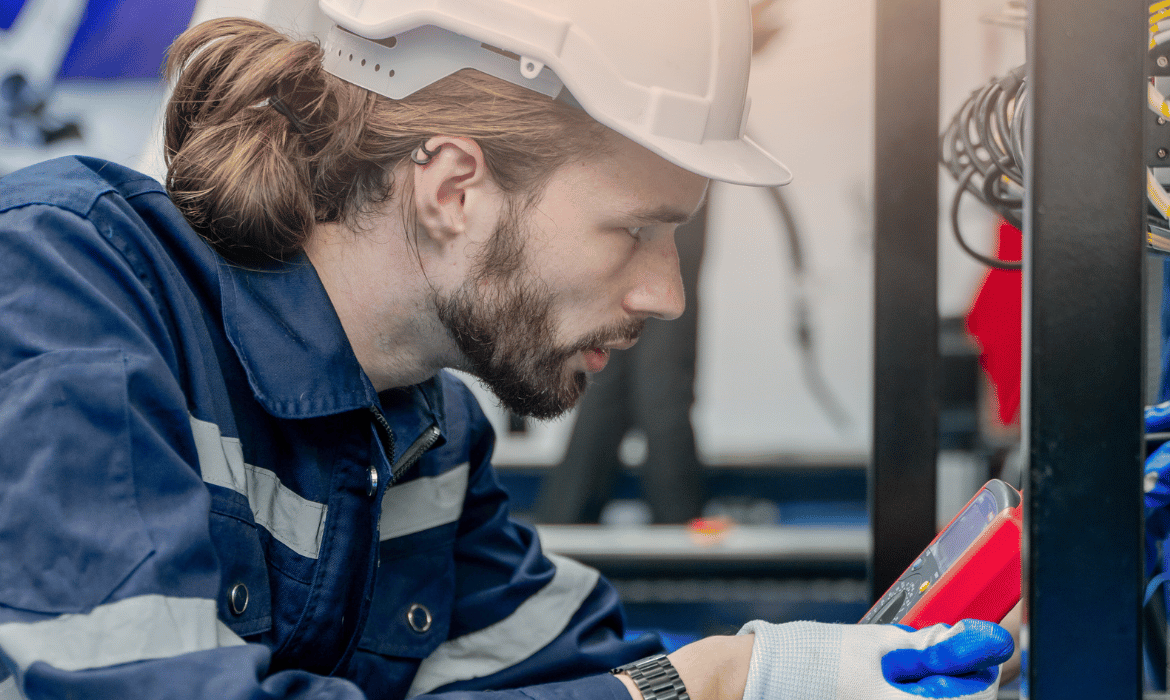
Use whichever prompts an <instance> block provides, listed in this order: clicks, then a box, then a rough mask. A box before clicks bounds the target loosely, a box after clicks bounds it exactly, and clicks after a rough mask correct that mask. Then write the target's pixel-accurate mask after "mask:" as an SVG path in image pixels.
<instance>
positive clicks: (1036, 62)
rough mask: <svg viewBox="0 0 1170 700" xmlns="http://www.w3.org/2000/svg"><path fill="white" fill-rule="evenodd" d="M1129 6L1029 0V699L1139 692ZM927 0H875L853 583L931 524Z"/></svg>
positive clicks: (1140, 235) (932, 132) (931, 114)
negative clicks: (870, 425)
mask: <svg viewBox="0 0 1170 700" xmlns="http://www.w3.org/2000/svg"><path fill="white" fill-rule="evenodd" d="M1147 10H1148V3H1147V2H1145V1H1144V0H1143V1H1141V2H1139V1H1137V0H1123V1H1122V2H1118V1H1117V0H1077V1H1076V2H1067V1H1066V2H1062V1H1061V0H1029V3H1028V27H1027V34H1028V39H1027V52H1028V69H1027V70H1028V73H1027V80H1028V82H1029V84H1030V85H1031V90H1032V102H1031V107H1030V109H1031V113H1030V117H1031V123H1030V126H1029V128H1028V129H1027V131H1026V135H1025V139H1026V151H1027V154H1028V162H1029V167H1028V169H1027V173H1026V183H1025V184H1026V187H1027V191H1028V195H1027V197H1026V200H1025V208H1024V224H1025V246H1024V260H1025V264H1024V272H1023V275H1024V324H1025V328H1024V338H1025V341H1024V342H1025V345H1024V347H1025V350H1024V366H1025V370H1024V388H1023V389H1024V390H1023V395H1024V403H1023V407H1022V416H1023V437H1024V441H1025V444H1024V447H1025V451H1026V455H1027V460H1026V461H1027V467H1026V472H1025V476H1024V479H1023V485H1024V498H1025V510H1024V518H1025V528H1024V529H1025V534H1024V538H1025V542H1024V598H1025V602H1026V607H1027V611H1028V613H1027V614H1028V615H1029V618H1030V622H1029V625H1028V635H1027V642H1026V645H1025V648H1026V653H1027V655H1028V656H1027V667H1026V671H1025V678H1024V682H1025V683H1026V687H1027V689H1028V690H1027V691H1026V693H1027V696H1028V697H1031V698H1036V699H1037V700H1068V699H1070V698H1138V697H1141V695H1142V667H1141V634H1142V632H1141V612H1140V609H1141V587H1142V568H1141V567H1142V555H1141V551H1142V511H1141V507H1142V503H1141V493H1142V491H1141V483H1140V482H1141V473H1142V457H1143V454H1144V443H1143V439H1144V438H1143V435H1142V419H1141V406H1142V400H1143V397H1142V386H1143V369H1142V368H1143V362H1142V347H1143V342H1142V327H1143V319H1144V315H1143V313H1142V303H1143V256H1144V238H1145V231H1144V212H1145V200H1144V172H1145V171H1144V168H1145V165H1146V163H1145V162H1144V156H1143V148H1142V139H1141V137H1140V135H1141V134H1142V129H1143V121H1144V120H1145V118H1146V117H1145V115H1144V110H1146V106H1145V102H1144V101H1145V96H1144V94H1143V93H1144V89H1145V77H1146V75H1147V72H1146V71H1147V69H1146V66H1145V58H1144V57H1143V54H1144V53H1145V52H1144V51H1143V47H1144V46H1145V45H1146V43H1147V39H1148V35H1147V34H1146V29H1145V25H1146V19H1147V16H1148V15H1147ZM939 16H940V8H939V1H938V0H878V2H877V20H878V28H877V32H878V33H877V42H876V45H877V73H876V81H877V82H876V99H877V102H876V125H877V134H878V138H877V139H876V143H877V151H876V163H875V167H876V171H875V177H876V182H877V186H876V188H875V193H876V205H875V216H876V241H877V243H876V250H875V275H874V279H875V304H876V310H875V323H876V336H875V357H874V363H875V364H874V369H875V387H874V416H875V419H874V446H873V460H872V463H871V465H870V484H871V487H870V494H869V499H870V507H871V519H872V537H873V557H872V560H871V565H870V585H871V589H872V590H874V591H878V592H880V591H882V590H885V588H886V586H888V585H889V583H890V582H892V581H893V580H894V579H895V578H896V577H897V575H898V574H899V573H901V568H902V567H903V566H904V565H905V562H906V561H909V559H910V558H912V557H913V556H914V554H915V553H917V552H918V551H919V550H920V549H921V548H922V547H924V546H925V545H926V544H927V543H928V542H929V541H930V539H931V537H932V536H933V532H932V528H933V523H934V518H933V517H926V516H927V515H933V512H934V498H935V479H936V477H935V473H936V471H935V460H936V454H937V446H938V428H937V418H938V407H937V399H936V398H935V397H937V396H938V387H939V371H938V366H939V361H938V319H937V285H938V278H937V254H938V251H937V239H938V236H937V219H938V191H937V173H938V166H937V153H938V131H939V108H938V98H939V89H938V73H939V44H938V40H937V37H938V33H939V24H940V22H939Z"/></svg>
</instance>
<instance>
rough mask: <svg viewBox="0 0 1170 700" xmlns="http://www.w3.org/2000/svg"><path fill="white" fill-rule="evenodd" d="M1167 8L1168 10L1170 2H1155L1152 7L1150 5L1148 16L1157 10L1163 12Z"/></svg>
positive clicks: (1169, 0)
mask: <svg viewBox="0 0 1170 700" xmlns="http://www.w3.org/2000/svg"><path fill="white" fill-rule="evenodd" d="M1168 8H1170V0H1162V1H1161V2H1156V3H1154V4H1153V5H1150V14H1151V15H1152V14H1154V13H1155V12H1158V11H1159V10H1165V9H1168Z"/></svg>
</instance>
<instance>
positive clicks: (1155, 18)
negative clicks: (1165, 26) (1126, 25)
mask: <svg viewBox="0 0 1170 700" xmlns="http://www.w3.org/2000/svg"><path fill="white" fill-rule="evenodd" d="M1167 17H1170V9H1166V10H1162V11H1161V12H1159V13H1158V14H1156V15H1150V26H1151V27H1152V26H1154V25H1155V24H1157V23H1158V22H1161V21H1162V20H1164V19H1166V18H1167Z"/></svg>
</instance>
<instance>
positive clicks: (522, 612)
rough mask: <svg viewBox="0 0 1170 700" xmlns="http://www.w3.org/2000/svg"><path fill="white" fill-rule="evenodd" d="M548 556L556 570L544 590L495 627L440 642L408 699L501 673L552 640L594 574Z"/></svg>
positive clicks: (594, 578) (582, 598)
mask: <svg viewBox="0 0 1170 700" xmlns="http://www.w3.org/2000/svg"><path fill="white" fill-rule="evenodd" d="M547 556H548V558H549V559H550V560H552V562H553V564H554V565H555V566H556V568H557V570H556V573H555V574H554V575H553V579H552V580H551V581H549V582H548V584H546V585H545V587H544V588H542V589H540V590H539V591H537V593H536V594H535V595H533V596H532V597H531V598H529V599H528V600H526V601H524V603H522V604H521V605H520V607H518V608H516V611H515V612H513V613H512V614H511V615H509V616H508V617H506V618H504V619H503V620H500V621H499V622H497V623H496V624H494V625H491V626H490V627H485V628H484V629H482V630H479V631H477V632H472V633H470V634H466V635H464V636H462V637H458V638H456V639H451V640H448V641H446V642H443V643H442V644H440V645H439V646H438V647H437V648H436V649H435V650H434V651H433V652H431V655H430V656H428V657H427V658H425V659H423V662H422V664H421V665H420V666H419V669H418V674H417V675H416V676H415V677H414V682H413V683H412V684H411V686H410V690H408V691H407V693H406V696H407V697H414V696H415V695H421V694H422V693H429V692H430V691H432V690H434V689H435V688H439V687H441V686H444V685H446V684H448V683H453V682H455V681H461V680H467V679H470V678H482V677H483V676H488V675H491V674H493V673H496V672H498V671H502V670H504V669H506V668H508V667H510V666H515V665H516V664H518V663H520V662H521V661H523V660H524V659H527V658H528V657H529V656H532V655H533V654H535V653H536V652H538V651H540V650H541V649H543V648H544V647H545V646H546V645H548V644H549V642H552V641H553V640H554V639H556V638H557V636H558V635H559V634H560V633H561V632H562V631H564V629H565V627H566V626H567V625H568V624H569V620H571V619H572V618H573V615H575V614H576V612H577V609H578V608H579V607H581V604H582V603H584V602H585V599H586V598H588V597H589V594H590V593H592V592H593V589H594V587H595V586H596V585H597V579H598V573H597V571H596V570H595V569H591V568H589V567H587V566H585V565H583V564H579V563H577V562H575V561H573V560H572V559H569V558H567V557H562V556H559V555H556V554H548V555H547Z"/></svg>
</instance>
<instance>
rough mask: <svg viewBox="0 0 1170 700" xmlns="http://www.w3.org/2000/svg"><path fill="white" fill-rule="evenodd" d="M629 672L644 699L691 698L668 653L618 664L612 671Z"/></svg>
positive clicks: (670, 699)
mask: <svg viewBox="0 0 1170 700" xmlns="http://www.w3.org/2000/svg"><path fill="white" fill-rule="evenodd" d="M610 673H612V674H614V675H617V674H619V673H626V674H629V676H630V678H632V679H634V685H636V686H638V690H640V691H642V697H643V698H644V700H691V696H690V695H687V687H686V686H685V685H683V682H682V679H681V678H679V677H678V671H677V670H675V668H674V665H673V664H672V663H670V659H668V658H666V654H655V655H654V656H647V657H646V658H644V659H639V660H637V661H634V662H633V663H628V664H626V665H625V666H618V667H617V668H615V669H613V670H612V671H610Z"/></svg>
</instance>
